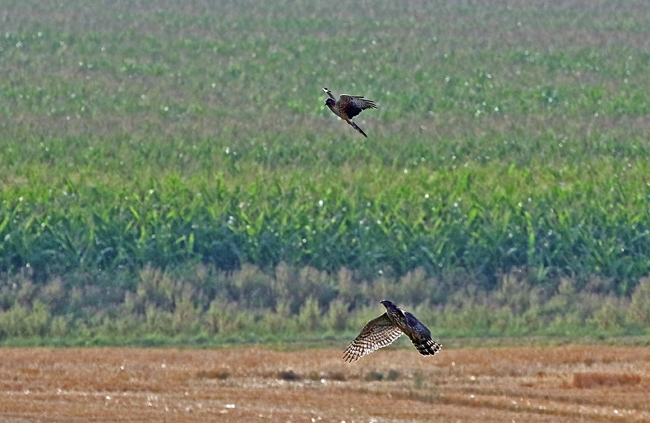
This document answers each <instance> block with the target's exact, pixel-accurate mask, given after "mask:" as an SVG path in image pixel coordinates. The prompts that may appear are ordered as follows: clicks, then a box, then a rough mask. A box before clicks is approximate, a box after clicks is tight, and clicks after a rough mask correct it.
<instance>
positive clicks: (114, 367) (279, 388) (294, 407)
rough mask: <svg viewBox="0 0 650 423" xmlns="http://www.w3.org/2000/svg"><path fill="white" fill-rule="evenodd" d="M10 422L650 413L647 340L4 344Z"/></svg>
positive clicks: (644, 417)
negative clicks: (387, 346) (467, 345)
mask: <svg viewBox="0 0 650 423" xmlns="http://www.w3.org/2000/svg"><path fill="white" fill-rule="evenodd" d="M0 357H1V359H0V420H1V421H2V422H103V421H106V422H109V421H111V422H112V421H121V422H162V421H164V422H175V421H179V422H180V421H183V422H208V421H216V422H265V421H268V422H283V423H284V422H336V423H341V422H346V423H360V422H364V423H372V422H376V423H378V422H425V421H426V422H474V421H481V422H527V423H533V422H613V421H614V422H615V421H621V422H623V421H625V422H650V395H649V394H648V392H650V348H642V347H629V348H628V347H625V348H616V347H604V346H563V347H520V348H474V349H458V350H444V349H443V350H442V352H441V353H440V354H438V355H436V356H435V357H422V356H420V355H418V354H417V352H416V351H415V350H411V349H408V350H407V349H403V350H380V351H377V352H375V353H373V354H371V355H369V356H367V357H364V358H362V359H361V360H360V361H358V362H357V363H354V364H347V363H344V362H343V361H342V360H341V351H339V350H333V349H327V350H317V349H312V350H302V351H293V352H278V351H271V350H266V349H261V348H233V349H224V350H178V349H134V348H92V349H53V348H5V349H0Z"/></svg>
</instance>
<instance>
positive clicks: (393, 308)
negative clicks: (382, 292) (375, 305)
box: [381, 300, 399, 311]
mask: <svg viewBox="0 0 650 423" xmlns="http://www.w3.org/2000/svg"><path fill="white" fill-rule="evenodd" d="M381 303H382V305H383V306H384V307H386V310H388V311H399V308H397V306H396V305H395V304H393V303H391V302H390V301H388V300H383V301H381Z"/></svg>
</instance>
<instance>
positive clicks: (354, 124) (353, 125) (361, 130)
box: [348, 121, 368, 138]
mask: <svg viewBox="0 0 650 423" xmlns="http://www.w3.org/2000/svg"><path fill="white" fill-rule="evenodd" d="M348 123H349V124H350V125H352V127H353V128H354V129H356V130H357V131H359V132H360V133H361V135H363V136H364V137H366V138H368V135H366V133H365V132H363V129H361V128H359V126H357V124H356V123H354V122H353V121H350V122H348Z"/></svg>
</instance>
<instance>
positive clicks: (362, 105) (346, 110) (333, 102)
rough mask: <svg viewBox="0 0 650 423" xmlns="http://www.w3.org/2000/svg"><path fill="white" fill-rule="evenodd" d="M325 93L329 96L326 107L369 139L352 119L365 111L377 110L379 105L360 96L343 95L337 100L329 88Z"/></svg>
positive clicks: (325, 89) (324, 89)
mask: <svg viewBox="0 0 650 423" xmlns="http://www.w3.org/2000/svg"><path fill="white" fill-rule="evenodd" d="M323 91H325V92H326V93H327V96H328V98H327V100H325V105H326V106H327V107H329V108H330V110H331V111H332V113H334V114H335V115H336V116H338V117H340V118H341V119H343V120H344V121H346V122H347V123H348V125H350V126H352V127H353V128H354V129H356V130H357V131H359V132H360V133H361V135H363V136H364V137H366V138H368V135H366V133H365V132H363V129H361V128H359V127H358V126H357V124H356V123H354V121H352V118H353V117H355V116H357V115H358V114H359V113H361V112H362V111H363V110H366V109H376V108H377V105H376V104H375V103H374V102H373V101H371V100H366V99H365V98H363V96H360V95H347V94H341V96H340V97H339V99H338V100H337V99H336V98H334V96H333V95H332V92H331V91H330V90H328V89H327V88H323Z"/></svg>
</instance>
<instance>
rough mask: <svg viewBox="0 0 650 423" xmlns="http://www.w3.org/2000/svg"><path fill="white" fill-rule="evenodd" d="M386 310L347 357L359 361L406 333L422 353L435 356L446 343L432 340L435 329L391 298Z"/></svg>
mask: <svg viewBox="0 0 650 423" xmlns="http://www.w3.org/2000/svg"><path fill="white" fill-rule="evenodd" d="M381 303H382V304H383V305H384V307H386V312H385V313H384V314H382V315H381V316H379V317H377V318H376V319H372V320H371V321H369V322H368V323H367V324H366V326H364V328H363V329H362V330H361V333H360V334H359V336H357V337H356V338H355V339H354V341H352V343H351V344H350V345H349V346H348V348H347V349H346V350H345V353H344V354H343V360H345V361H347V362H348V363H352V362H354V361H357V360H358V359H360V358H361V357H363V356H364V355H366V354H370V353H371V352H373V351H376V350H378V349H379V348H383V347H386V346H388V345H390V344H392V343H393V342H394V341H395V340H396V339H397V338H399V337H400V336H401V335H402V334H406V336H408V337H409V338H410V339H411V342H413V345H415V348H417V350H418V352H419V353H420V354H422V355H434V354H435V353H437V352H438V351H440V349H441V348H442V345H440V344H439V343H437V342H436V341H434V340H433V339H431V332H430V331H429V329H428V328H427V327H426V326H424V325H423V324H422V322H420V321H419V320H418V319H417V318H416V317H415V316H414V315H412V314H411V313H409V312H408V311H404V310H402V309H401V308H399V307H397V306H396V305H395V304H393V303H392V302H390V301H387V300H384V301H382V302H381Z"/></svg>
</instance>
